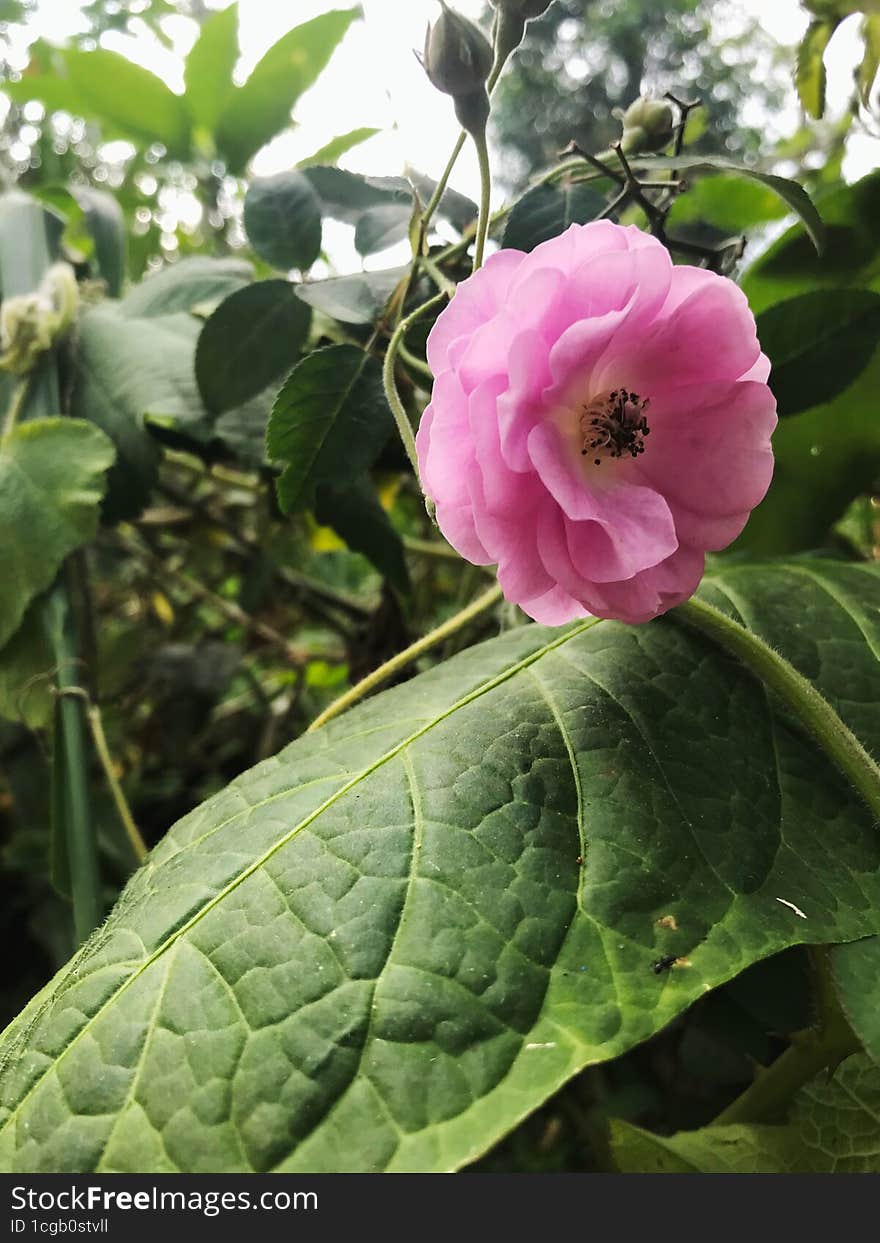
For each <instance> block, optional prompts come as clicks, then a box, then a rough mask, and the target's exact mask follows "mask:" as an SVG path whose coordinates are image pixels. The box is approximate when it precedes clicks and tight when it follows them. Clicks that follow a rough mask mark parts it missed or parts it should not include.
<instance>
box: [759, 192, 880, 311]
mask: <svg viewBox="0 0 880 1243" xmlns="http://www.w3.org/2000/svg"><path fill="white" fill-rule="evenodd" d="M819 206H820V207H821V209H822V218H823V220H824V221H825V225H826V245H825V249H824V251H823V253H822V256H821V258H819V256H817V255H816V253H815V251H814V250H813V247H812V246H811V245H810V242H809V239H808V238H807V235H806V234H805V232H804V229H803V227H802V226H801V225H800V224H796V225H794V226H793V227H792V228H790V229H788V230H787V231H786V232H785V233H783V235H782V237H780V238H778V239H777V240H776V241H775V242H773V243H772V245H771V246H769V247H768V248H767V250H766V251H765V252H764V254H763V255H761V256H760V257H759V258H758V259H756V260H755V262H754V263H753V264H752V265H751V267H750V268H749V269H748V270H747V271H746V273H745V275H744V277H743V280H742V287H743V289H744V291H745V293H746V294H747V295H748V299H749V303H750V304H751V307H752V310H753V311H755V313H757V312H759V311H763V310H764V308H765V307H767V306H770V305H771V304H772V303H774V302H779V301H781V299H783V298H791V297H793V296H794V295H795V294H799V293H809V292H811V291H812V290H815V289H828V288H836V289H839V288H841V286H843V285H857V286H859V287H860V288H863V289H876V290H878V291H880V172H873V173H869V175H868V176H867V177H863V178H862V180H861V181H857V182H856V183H855V185H851V186H844V185H841V186H837V187H835V188H834V189H833V190H832V191H830V192H829V193H828V194H826V195H824V196H823V197H822V198H821V199H820V200H819Z"/></svg>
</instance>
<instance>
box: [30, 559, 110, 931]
mask: <svg viewBox="0 0 880 1243" xmlns="http://www.w3.org/2000/svg"><path fill="white" fill-rule="evenodd" d="M43 626H44V629H45V632H46V637H47V639H48V641H49V644H50V647H51V649H52V654H53V658H54V660H55V669H56V672H55V677H56V682H57V686H58V691H59V696H58V703H57V706H56V709H55V712H56V730H57V735H56V746H58V745H60V746H61V748H62V750H61V755H62V761H63V763H62V766H61V771H60V773H59V776H60V778H61V780H62V781H63V787H62V791H60V792H59V793H62V794H63V806H64V832H65V836H66V843H67V855H68V859H69V863H70V884H71V893H72V897H73V926H74V932H75V934H76V939H77V941H78V942H82V941H84V940H85V939H86V937H88V936H89V935H90V934H91V933H92V932H93V931H94V929H95V928H96V927H97V926H98V924H99V922H100V919H101V897H100V884H99V878H98V853H97V848H96V844H95V835H94V833H93V831H92V822H91V813H90V810H89V787H88V767H87V759H86V741H85V739H86V734H85V720H84V705H83V702H82V696H81V694H80V693H79V692H80V687H79V679H78V673H79V669H78V666H79V655H78V651H77V643H76V637H75V634H74V630H73V618H72V614H71V610H70V601H69V598H68V594H67V590H66V587H65V586H64V584H63V581H62V580H60V579H59V580H58V582H56V584H55V586H54V587H53V588H52V590H51V591H50V593H49V595H48V597H47V598H46V600H45V602H44V604H43ZM65 692H71V693H65Z"/></svg>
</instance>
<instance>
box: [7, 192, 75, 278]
mask: <svg viewBox="0 0 880 1243" xmlns="http://www.w3.org/2000/svg"><path fill="white" fill-rule="evenodd" d="M54 222H58V217H57V216H54V217H53V216H52V215H51V214H50V212H48V211H46V210H45V208H43V207H42V206H41V205H40V204H39V203H38V202H37V200H36V199H34V198H32V197H31V195H29V194H23V193H22V192H21V191H20V190H9V191H7V192H6V194H3V195H0V277H2V283H3V288H4V293H5V296H7V297H9V296H12V295H14V294H21V293H30V292H31V291H32V290H34V289H36V288H37V286H38V285H39V283H40V281H41V280H42V277H43V273H44V272H45V271H46V269H47V268H48V267H49V264H50V262H51V260H52V258H53V247H52V245H51V242H50V234H51V233H52V232H53V223H54ZM59 223H60V227H61V229H62V230H63V228H64V224H63V222H59Z"/></svg>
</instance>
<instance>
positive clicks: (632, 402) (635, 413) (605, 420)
mask: <svg viewBox="0 0 880 1243" xmlns="http://www.w3.org/2000/svg"><path fill="white" fill-rule="evenodd" d="M649 402H650V399H649V398H647V397H645V398H642V397H639V395H638V393H628V392H627V391H626V389H625V388H616V389H615V390H614V392H613V393H601V394H600V395H599V396H598V397H594V398H593V400H592V401H591V402H590V403H589V404H588V405H586V406H584V407H583V411H582V413H581V414H580V415H579V416H578V426H579V427H580V433H581V437H582V448H581V454H582V455H583V456H584V457H589V456H590V455H592V457H593V463H594V465H596V466H599V465H601V463H602V459H603V458H605V457H610V458H616V457H623V456H624V455H625V454H627V453H628V454H629V455H630V457H638V456H639V454H640V453H644V452H645V437H646V436H647V435H648V434H649V432H650V430H651V429H650V428H649V427H648V420H647V419H646V418H645V411H646V410H647V408H648V405H649Z"/></svg>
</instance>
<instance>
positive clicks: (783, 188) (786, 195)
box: [630, 155, 825, 255]
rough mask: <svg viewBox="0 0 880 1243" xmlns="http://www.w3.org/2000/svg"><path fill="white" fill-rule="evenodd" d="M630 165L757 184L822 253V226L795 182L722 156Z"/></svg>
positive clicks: (650, 158)
mask: <svg viewBox="0 0 880 1243" xmlns="http://www.w3.org/2000/svg"><path fill="white" fill-rule="evenodd" d="M630 162H631V163H632V165H633V167H634V168H640V169H645V170H647V171H650V170H651V169H654V170H655V171H656V172H661V171H663V172H665V171H668V170H670V169H678V170H679V171H680V172H687V171H688V170H689V169H698V168H703V169H711V170H717V171H718V172H722V173H734V174H735V175H736V176H737V177H748V178H750V179H751V180H752V181H757V182H758V183H759V184H760V185H762V186H766V187H767V189H768V190H772V191H773V193H774V194H775V195H777V197H778V198H780V199H782V201H783V203H785V205H786V206H787V207H788V208H789V209H790V210H791V211H793V212H796V213H797V215H798V216H800V218H801V220H802V222H803V224H804V227H805V229H806V230H807V234H808V236H809V238H810V240H811V242H812V243H813V246H814V247H815V250H816V253H817V254H819V255H821V254H822V253H823V251H824V246H825V225H824V224H823V222H822V217H821V216H820V215H819V213H818V211H817V210H816V207H815V205H814V203H813V200H812V199H811V198H810V196H809V194H807V192H806V190H805V189H804V188H803V186H801V185H798V183H797V182H796V181H791V180H790V179H789V178H788V177H779V176H777V174H776V173H762V172H761V171H760V170H759V169H757V168H751V167H749V165H747V164H737V163H736V162H735V161H733V160H728V159H727V158H726V157H724V156H722V155H677V156H671V155H668V156H667V155H664V156H655V155H650V156H647V155H646V156H642V155H640V156H638V157H636V158H635V159H633V160H631V161H630Z"/></svg>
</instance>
